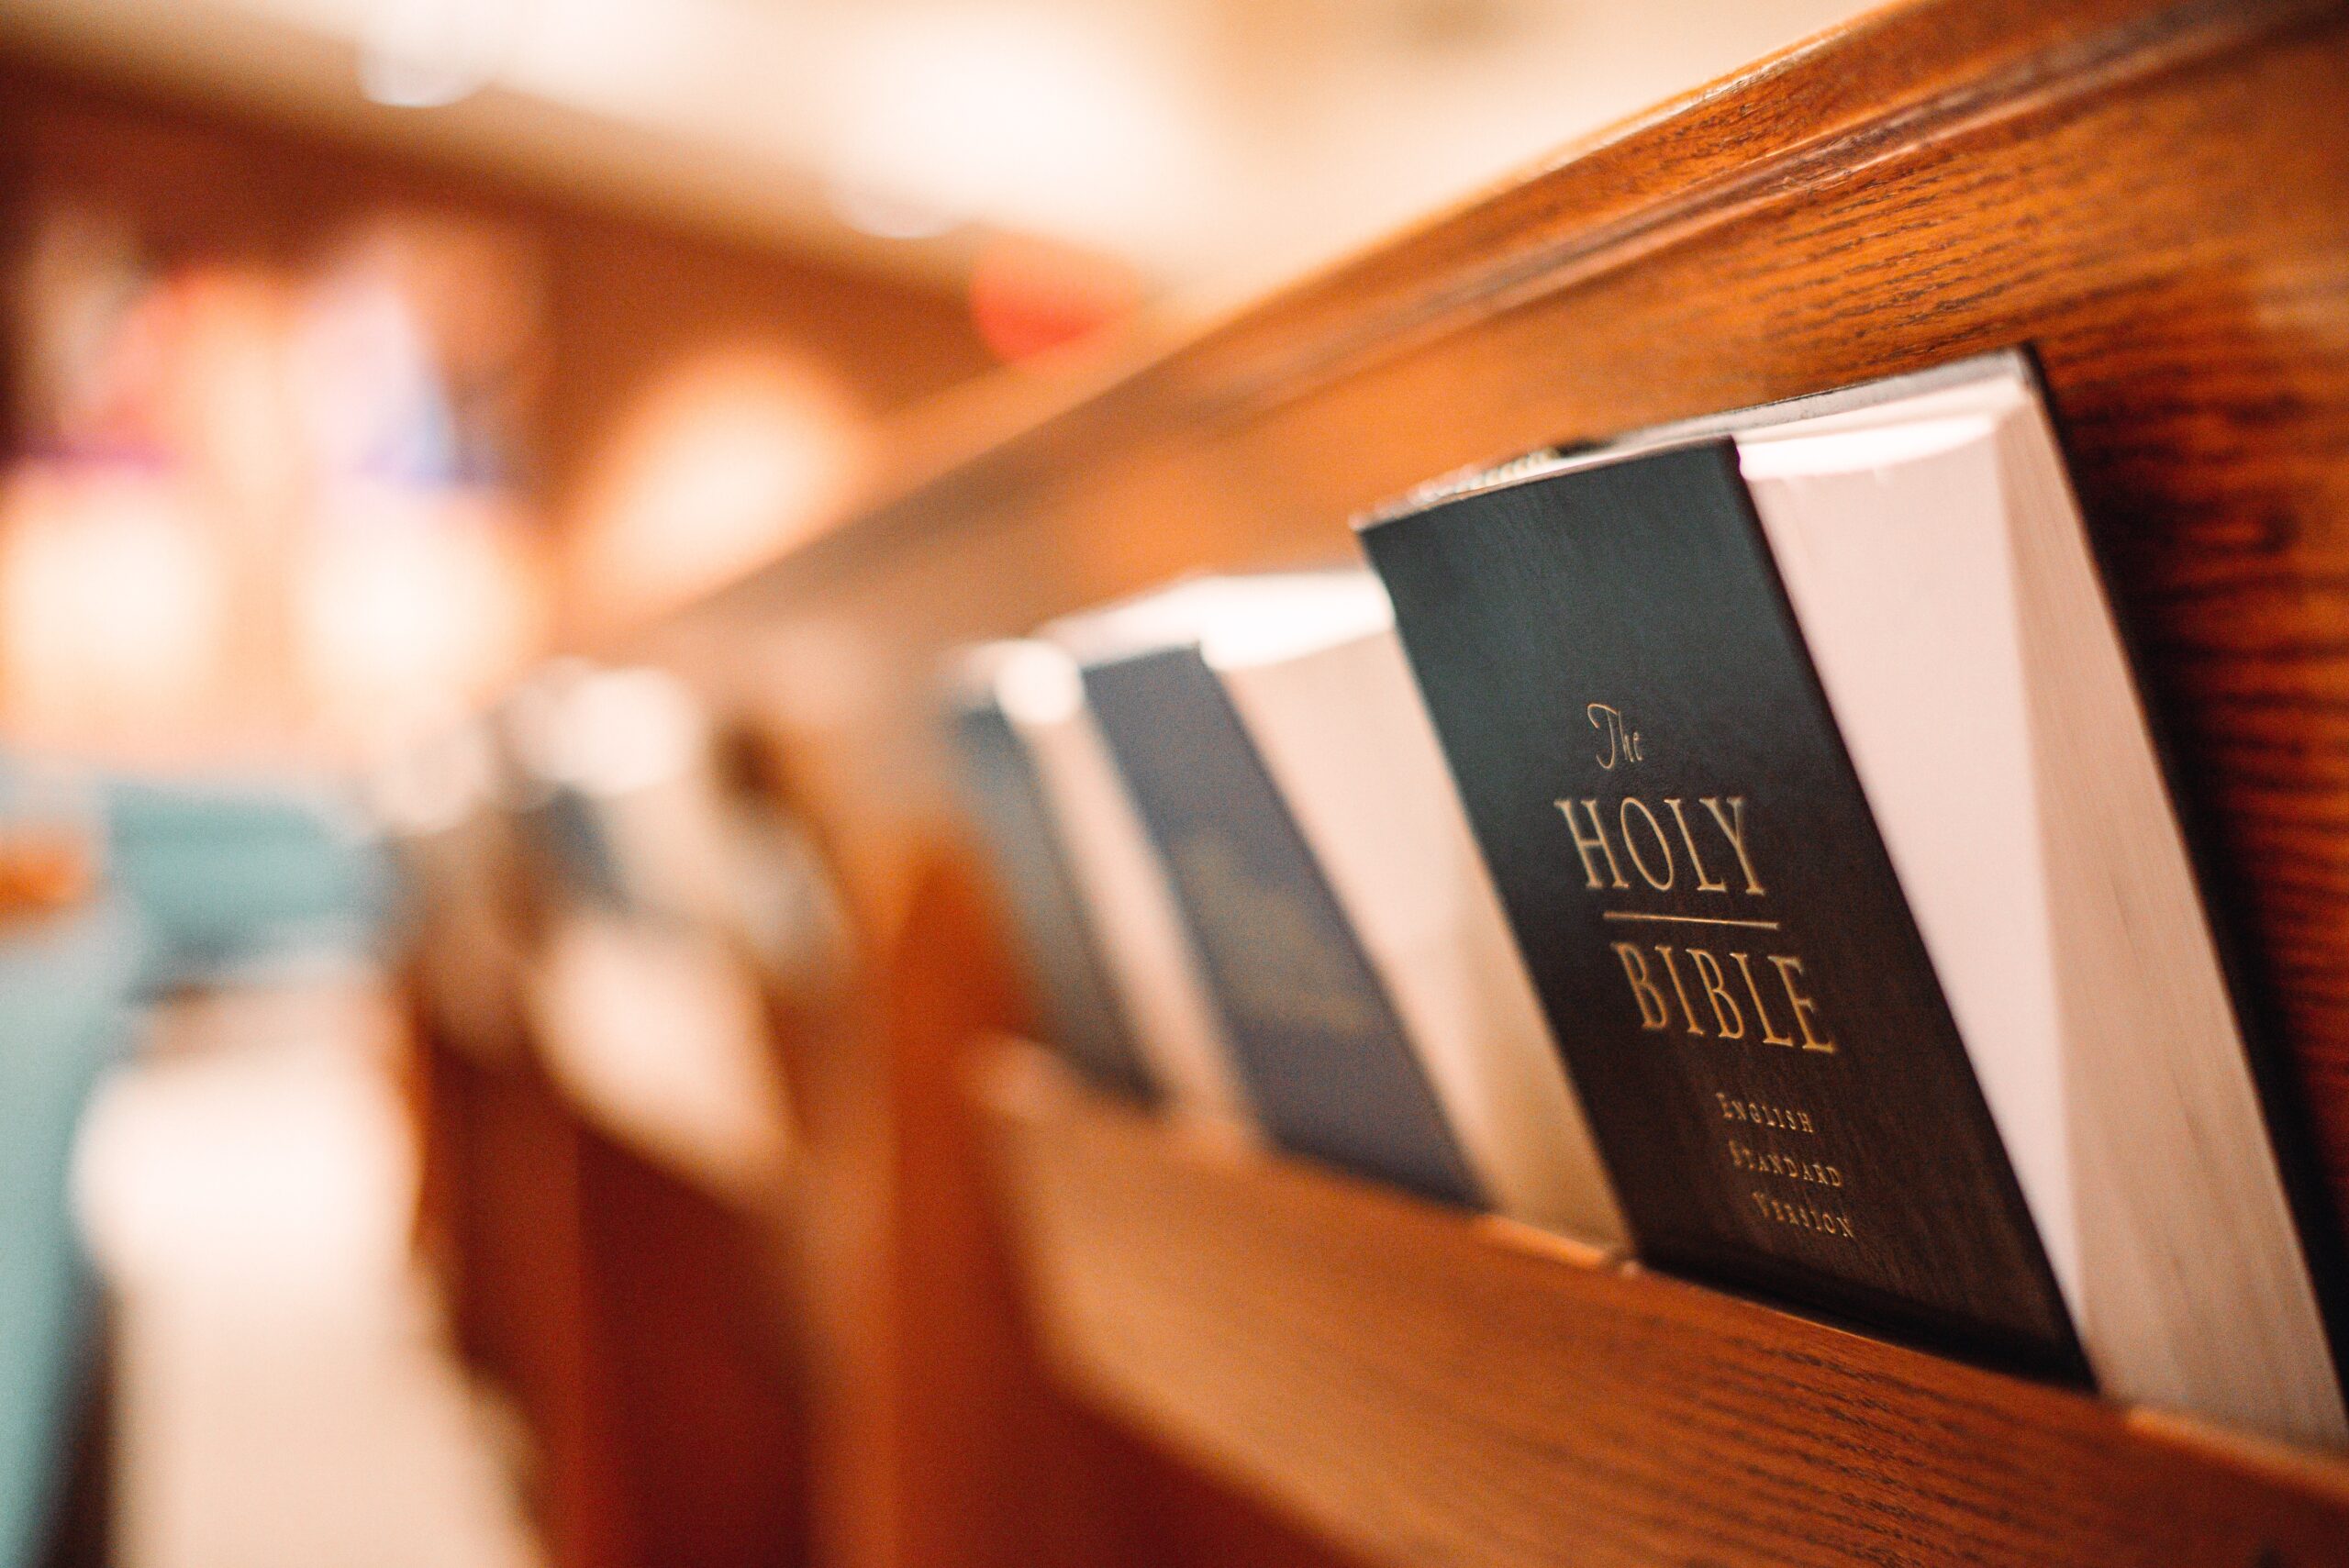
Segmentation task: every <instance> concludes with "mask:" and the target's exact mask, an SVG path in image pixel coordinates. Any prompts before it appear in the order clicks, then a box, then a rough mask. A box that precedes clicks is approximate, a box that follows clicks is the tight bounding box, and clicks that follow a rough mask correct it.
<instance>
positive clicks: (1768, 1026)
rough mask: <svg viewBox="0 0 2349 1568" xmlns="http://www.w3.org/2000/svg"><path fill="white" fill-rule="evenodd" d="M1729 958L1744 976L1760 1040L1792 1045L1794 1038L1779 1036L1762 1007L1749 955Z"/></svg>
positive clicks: (1767, 1011) (1735, 954)
mask: <svg viewBox="0 0 2349 1568" xmlns="http://www.w3.org/2000/svg"><path fill="white" fill-rule="evenodd" d="M1729 956H1730V957H1731V959H1732V960H1734V961H1735V962H1736V964H1737V972H1738V973H1740V974H1742V975H1743V976H1745V994H1746V995H1748V996H1751V997H1753V1014H1754V1017H1755V1018H1757V1019H1758V1020H1760V1022H1761V1025H1762V1039H1763V1040H1765V1042H1767V1043H1768V1044H1771V1045H1792V1044H1794V1042H1795V1037H1794V1036H1792V1035H1790V1034H1780V1033H1779V1032H1778V1029H1777V1026H1776V1025H1775V1024H1773V1023H1772V1022H1771V1021H1770V1009H1769V1008H1767V1007H1765V1006H1763V1005H1762V988H1761V987H1760V986H1759V985H1756V984H1754V983H1753V964H1752V962H1749V958H1750V955H1748V954H1746V953H1742V952H1733V953H1731V954H1730V955H1729Z"/></svg>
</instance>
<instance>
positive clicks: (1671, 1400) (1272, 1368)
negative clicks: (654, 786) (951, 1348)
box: [981, 1045, 2349, 1568]
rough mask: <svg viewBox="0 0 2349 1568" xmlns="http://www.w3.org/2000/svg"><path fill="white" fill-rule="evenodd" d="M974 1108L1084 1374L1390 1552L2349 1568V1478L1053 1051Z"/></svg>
mask: <svg viewBox="0 0 2349 1568" xmlns="http://www.w3.org/2000/svg"><path fill="white" fill-rule="evenodd" d="M981 1097H982V1099H983V1101H984V1103H985V1106H986V1107H987V1111H988V1115H989V1117H990V1119H991V1125H992V1129H993V1131H994V1134H995V1138H996V1148H997V1151H998V1155H999V1160H1000V1164H1001V1168H1002V1169H1003V1171H1004V1173H1005V1175H1006V1178H1007V1182H1008V1187H1009V1189H1010V1191H1011V1193H1012V1194H1013V1195H1014V1198H1015V1206H1016V1211H1017V1213H1018V1214H1019V1218H1020V1222H1021V1231H1020V1240H1021V1242H1022V1246H1023V1257H1024V1260H1025V1263H1026V1269H1027V1277H1028V1281H1029V1284H1030V1289H1031V1292H1032V1294H1033V1297H1034V1299H1035V1300H1036V1302H1037V1303H1038V1307H1039V1312H1040V1317H1041V1323H1042V1327H1043V1332H1044V1334H1045V1338H1046V1341H1047V1344H1048V1345H1049V1346H1050V1348H1051V1349H1052V1352H1053V1353H1054V1355H1055V1357H1056V1359H1057V1362H1058V1364H1059V1365H1060V1366H1061V1368H1062V1369H1063V1373H1065V1375H1066V1376H1067V1377H1068V1378H1069V1379H1070V1381H1071V1382H1072V1383H1073V1384H1074V1385H1076V1386H1078V1387H1080V1388H1083V1389H1085V1390H1086V1391H1087V1392H1088V1393H1089V1394H1091V1395H1092V1396H1093V1397H1095V1398H1096V1399H1097V1400H1098V1401H1100V1402H1101V1403H1102V1404H1104V1405H1105V1406H1107V1407H1109V1408H1111V1409H1114V1410H1116V1411H1118V1412H1119V1413H1121V1414H1123V1415H1124V1416H1126V1417H1127V1418H1129V1419H1130V1420H1132V1421H1134V1422H1136V1423H1137V1424H1138V1425H1140V1426H1141V1427H1143V1428H1145V1429H1150V1430H1154V1431H1157V1432H1160V1433H1162V1434H1163V1435H1164V1436H1165V1437H1167V1438H1168V1439H1169V1440H1172V1441H1174V1442H1175V1443H1176V1444H1178V1445H1180V1446H1182V1447H1184V1448H1186V1449H1187V1450H1188V1451H1191V1452H1192V1453H1193V1454H1194V1455H1196V1456H1197V1458H1198V1459H1199V1460H1201V1461H1202V1462H1204V1463H1205V1464H1206V1465H1207V1466H1208V1467H1209V1468H1210V1469H1212V1470H1216V1471H1219V1472H1221V1473H1225V1474H1227V1475H1229V1476H1230V1477H1231V1478H1233V1479H1234V1480H1236V1481H1237V1482H1239V1483H1240V1484H1241V1485H1245V1486H1248V1487H1250V1488H1252V1489H1254V1490H1256V1491H1258V1492H1259V1493H1261V1494H1263V1495H1264V1496H1270V1497H1273V1498H1275V1499H1278V1500H1279V1502H1280V1503H1281V1504H1282V1505H1283V1506H1284V1507H1287V1508H1289V1509H1292V1510H1293V1511H1294V1512H1295V1513H1296V1514H1297V1516H1298V1517H1300V1518H1303V1519H1304V1520H1306V1521H1307V1522H1308V1523H1310V1524H1311V1525H1313V1526H1315V1527H1316V1528H1317V1529H1319V1530H1321V1531H1323V1532H1324V1533H1326V1534H1327V1535H1328V1537H1329V1538H1330V1539H1331V1540H1335V1541H1339V1542H1341V1543H1344V1544H1346V1545H1348V1546H1350V1547H1352V1548H1353V1549H1355V1550H1356V1551H1359V1552H1360V1553H1362V1554H1363V1556H1364V1559H1365V1560H1366V1561H1370V1562H1385V1563H1392V1564H1395V1565H1397V1568H1420V1565H1424V1564H1429V1563H1443V1564H1447V1565H1453V1568H1486V1565H1489V1568H1532V1565H1536V1564H1547V1563H1555V1564H1560V1565H1566V1564H1572V1565H1574V1568H1612V1565H1617V1564H1620V1565H1622V1568H1633V1565H1638V1568H1651V1565H1653V1564H1656V1563H1666V1562H1671V1563H1722V1562H1739V1563H1756V1564H1761V1563H1768V1564H1785V1565H1787V1568H1798V1565H1799V1568H1830V1565H1842V1564H1859V1563H1899V1564H1902V1565H1903V1568H1939V1565H1943V1564H1951V1565H1954V1564H1961V1563H1963V1564H2002V1565H2003V1564H2021V1563H2030V1564H2033V1565H2034V1568H2056V1565H2061V1564H2081V1565H2084V1568H2085V1565H2087V1564H2097V1565H2099V1568H2110V1565H2114V1564H2132V1563H2142V1564H2145V1565H2147V1568H2152V1565H2155V1564H2158V1565H2160V1568H2196V1565H2200V1564H2210V1565H2214V1568H2215V1565H2222V1564H2223V1565H2226V1568H2252V1565H2254V1564H2259V1565H2265V1568H2301V1565H2309V1564H2319V1563H2340V1562H2349V1465H2344V1464H2341V1463H2337V1462H2323V1463H2318V1462H2310V1461H2307V1460H2302V1459H2299V1458H2291V1459H2283V1458H2277V1457H2275V1456H2272V1455H2268V1454H2265V1453H2259V1452H2253V1451H2249V1450H2244V1451H2231V1450H2230V1449H2229V1448H2227V1447H2226V1446H2224V1445H2222V1444H2220V1443H2216V1442H2209V1443H2204V1442H2199V1441H2197V1440H2190V1439H2181V1438H2179V1437H2177V1436H2175V1435H2173V1434H2172V1433H2171V1432H2170V1431H2169V1430H2167V1429H2163V1430H2155V1429H2150V1428H2149V1427H2148V1426H2147V1425H2146V1424H2145V1423H2142V1422H2132V1420H2131V1419H2130V1418H2126V1417H2124V1416H2123V1415H2122V1414H2121V1412H2119V1411H2117V1410H2114V1409H2111V1408H2110V1407H2105V1406H2102V1405H2099V1404H2097V1403H2095V1402H2093V1401H2091V1400H2088V1399H2086V1398H2083V1397H2080V1396H2076V1395H2073V1394H2069V1393H2066V1392H2064V1391H2061V1390H2058V1389H2054V1388H2049V1387H2043V1386H2040V1385H2033V1384H2029V1383H2024V1382H2021V1381H2020V1380H2017V1379H2013V1378H2009V1377H2003V1376H1999V1375H1998V1374H1995V1373H1984V1372H1977V1371H1974V1370H1972V1369H1969V1368H1966V1367H1963V1366H1959V1365H1957V1364H1955V1363H1954V1362H1946V1361H1943V1360H1940V1359H1937V1358H1934V1357H1931V1356H1925V1355H1921V1354H1918V1353H1916V1352H1913V1351H1904V1350H1900V1349H1898V1348H1897V1347H1894V1346H1890V1345H1887V1344H1883V1343H1880V1342H1878V1341H1876V1340H1868V1339H1863V1338H1860V1337H1857V1336H1854V1335H1852V1334H1848V1333H1845V1332H1842V1331H1840V1330H1837V1329H1830V1328H1824V1327H1820V1326H1819V1325H1816V1324H1813V1323H1809V1322H1806V1321H1804V1320H1801V1319H1798V1318H1792V1317H1788V1316H1787V1315H1785V1314H1782V1313H1779V1312H1776V1311H1773V1310H1770V1309H1768V1308H1765V1307H1757V1306H1753V1305H1749V1304H1747V1303H1745V1302H1742V1301H1739V1300H1736V1299H1733V1298H1731V1297H1730V1296H1724V1295H1721V1294H1720V1293H1717V1292H1713V1291H1708V1290H1701V1289H1698V1288H1696V1287H1694V1286H1690V1285H1686V1284H1680V1283H1678V1282H1676V1281H1672V1280H1666V1279H1662V1278H1659V1277H1656V1276H1653V1275H1646V1274H1642V1273H1638V1272H1636V1271H1632V1270H1626V1269H1619V1268H1609V1267H1604V1266H1600V1265H1598V1264H1597V1263H1596V1262H1594V1261H1592V1260H1590V1259H1588V1258H1585V1257H1577V1256H1575V1255H1574V1254H1573V1253H1572V1251H1570V1250H1569V1249H1566V1248H1564V1247H1563V1246H1553V1245H1549V1244H1546V1243H1545V1242H1543V1241H1542V1239H1540V1238H1538V1237H1534V1236H1532V1235H1531V1234H1530V1233H1521V1232H1512V1231H1509V1230H1507V1229H1503V1228H1500V1227H1497V1226H1496V1225H1495V1224H1494V1222H1491V1221H1480V1220H1477V1219H1474V1218H1467V1217H1464V1216H1460V1215H1457V1214H1454V1213H1452V1212H1450V1211H1447V1210H1443V1209H1441V1208H1438V1207H1433V1206H1431V1205H1427V1204H1424V1203H1420V1202H1419V1201H1416V1200H1413V1199H1409V1198H1406V1197H1403V1196H1401V1195H1395V1194H1392V1193H1389V1192H1386V1191H1385V1190H1382V1189H1378V1188H1375V1187H1372V1186H1368V1185H1366V1184H1361V1183H1358V1182H1355V1181H1353V1180H1351V1179H1348V1178H1344V1177H1340V1176H1337V1175H1333V1174H1329V1173H1323V1172H1321V1171H1319V1170H1316V1169H1313V1168H1310V1167H1308V1166H1304V1165H1301V1164H1290V1163H1286V1162H1278V1161H1273V1160H1268V1159H1265V1158H1264V1157H1263V1156H1253V1155H1246V1154H1236V1153H1234V1152H1232V1151H1229V1150H1222V1149H1208V1148H1206V1147H1204V1146H1197V1147H1194V1146H1189V1145H1186V1144H1184V1143H1183V1142H1181V1141H1180V1140H1178V1139H1177V1137H1176V1136H1175V1135H1174V1134H1172V1133H1170V1132H1169V1131H1168V1130H1167V1129H1165V1128H1163V1126H1161V1125H1160V1124H1157V1123H1154V1122H1152V1120H1150V1119H1149V1118H1145V1117H1143V1116H1141V1115H1140V1114H1138V1113H1136V1112H1134V1111H1132V1110H1130V1109H1128V1108H1125V1107H1123V1106H1118V1105H1116V1104H1114V1103H1113V1102H1109V1101H1107V1100H1104V1099H1101V1098H1099V1097H1097V1096H1096V1095H1092V1094H1090V1093H1088V1092H1086V1091H1084V1090H1081V1089H1079V1088H1077V1087H1076V1086H1075V1085H1074V1083H1073V1082H1072V1081H1071V1080H1070V1079H1069V1078H1068V1077H1067V1076H1066V1075H1065V1073H1064V1072H1063V1070H1062V1069H1060V1068H1059V1067H1058V1066H1057V1065H1056V1064H1055V1063H1053V1062H1052V1061H1051V1060H1050V1059H1048V1058H1046V1057H1045V1056H1044V1055H1043V1054H1042V1053H1041V1052H1040V1051H1034V1050H1033V1049H1032V1048H1029V1047H1024V1046H1012V1045H1007V1046H1006V1047H1004V1048H1003V1051H1002V1052H1001V1054H1000V1055H999V1056H998V1057H997V1059H996V1061H995V1062H993V1063H992V1064H991V1066H990V1069H989V1070H988V1072H987V1073H985V1076H984V1078H983V1080H982V1087H981Z"/></svg>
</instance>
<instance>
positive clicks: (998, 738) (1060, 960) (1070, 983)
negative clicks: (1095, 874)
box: [952, 651, 1157, 1100]
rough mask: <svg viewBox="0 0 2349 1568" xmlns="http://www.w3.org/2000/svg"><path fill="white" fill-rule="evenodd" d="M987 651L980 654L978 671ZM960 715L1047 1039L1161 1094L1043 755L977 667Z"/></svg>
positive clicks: (1112, 1078) (975, 802)
mask: <svg viewBox="0 0 2349 1568" xmlns="http://www.w3.org/2000/svg"><path fill="white" fill-rule="evenodd" d="M984 652H985V651H981V655H978V656H974V672H976V671H977V670H979V669H982V668H983V666H984V663H985V660H984V657H983V655H984ZM952 729H953V739H954V743H955V750H956V751H957V753H958V754H959V756H960V759H961V762H962V769H961V773H962V783H963V795H964V796H965V799H966V801H967V803H968V805H969V807H970V810H971V814H972V816H973V817H974V818H975V819H976V821H977V823H978V825H979V827H980V829H981V838H982V840H983V844H984V848H985V851H986V854H987V859H988V861H989V862H991V869H992V870H993V872H994V873H995V879H996V885H997V887H998V889H999V890H1000V891H1001V893H1002V895H1003V897H1004V900H1005V902H1006V903H1007V905H1008V912H1009V913H1010V915H1011V917H1012V927H1013V935H1014V938H1015V940H1016V943H1017V946H1018V948H1019V958H1020V960H1021V967H1022V969H1023V970H1024V972H1025V973H1026V976H1027V979H1028V982H1029V986H1028V989H1029V993H1030V1003H1031V1005H1032V1006H1034V1007H1035V1009H1036V1013H1037V1020H1036V1021H1037V1026H1038V1029H1039V1032H1041V1034H1042V1035H1043V1037H1044V1040H1043V1043H1045V1044H1046V1045H1048V1046H1050V1047H1052V1049H1054V1050H1056V1051H1060V1052H1061V1053H1062V1054H1063V1056H1065V1057H1067V1058H1068V1059H1069V1061H1070V1062H1073V1063H1074V1065H1075V1066H1076V1067H1077V1068H1078V1069H1080V1070H1081V1071H1083V1072H1084V1073H1086V1074H1087V1075H1088V1076H1090V1077H1092V1078H1093V1079H1094V1080H1095V1081H1097V1082H1098V1083H1100V1084H1104V1085H1106V1086H1108V1087H1109V1088H1112V1089H1115V1090H1117V1091H1119V1093H1122V1094H1125V1095H1130V1096H1132V1097H1134V1098H1137V1099H1143V1100H1154V1099H1156V1097H1157V1090H1156V1087H1155V1085H1154V1084H1153V1083H1152V1078H1151V1075H1150V1073H1149V1071H1148V1069H1147V1068H1146V1067H1145V1066H1144V1065H1143V1062H1142V1058H1141V1052H1140V1051H1139V1050H1138V1049H1137V1047H1136V1044H1135V1040H1134V1030H1133V1024H1132V1021H1131V1019H1130V1018H1128V1017H1127V1015H1126V1010H1125V1006H1124V1004H1123V1001H1122V999H1121V998H1120V997H1119V995H1118V993H1117V989H1116V987H1115V985H1114V984H1112V983H1111V981H1110V978H1109V972H1108V966H1107V965H1106V964H1105V962H1103V959H1102V954H1101V950H1100V946H1099V943H1098V939H1097V935H1096V933H1095V931H1094V929H1093V927H1092V922H1091V920H1090V919H1089V918H1088V917H1087V916H1086V913H1085V904H1084V901H1083V898H1082V895H1080V894H1079V892H1078V889H1077V884H1076V881H1075V878H1074V875H1073V874H1072V873H1071V870H1070V866H1069V862H1068V851H1067V849H1066V847H1065V846H1064V845H1063V843H1062V841H1061V839H1060V835H1059V833H1058V832H1057V831H1056V829H1055V828H1054V827H1053V823H1052V807H1051V806H1050V804H1049V800H1048V797H1047V796H1046V795H1045V793H1044V787H1043V781H1042V779H1041V777H1040V776H1039V774H1038V773H1037V771H1036V763H1035V759H1034V758H1033V757H1032V756H1030V753H1029V751H1028V748H1027V745H1026V743H1025V742H1024V741H1022V740H1020V738H1019V733H1018V731H1017V730H1016V729H1014V728H1013V727H1012V723H1011V720H1010V718H1009V717H1007V716H1006V714H1005V713H1004V711H1003V707H1002V705H1001V704H1000V702H999V701H998V700H997V698H996V693H995V691H994V688H993V686H992V685H991V684H989V683H988V682H987V681H986V680H985V677H984V675H983V674H980V673H974V675H973V678H972V679H970V680H969V681H968V682H967V683H966V684H964V686H963V690H961V691H960V692H959V693H958V694H957V700H956V702H955V706H954V712H953V715H952Z"/></svg>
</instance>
